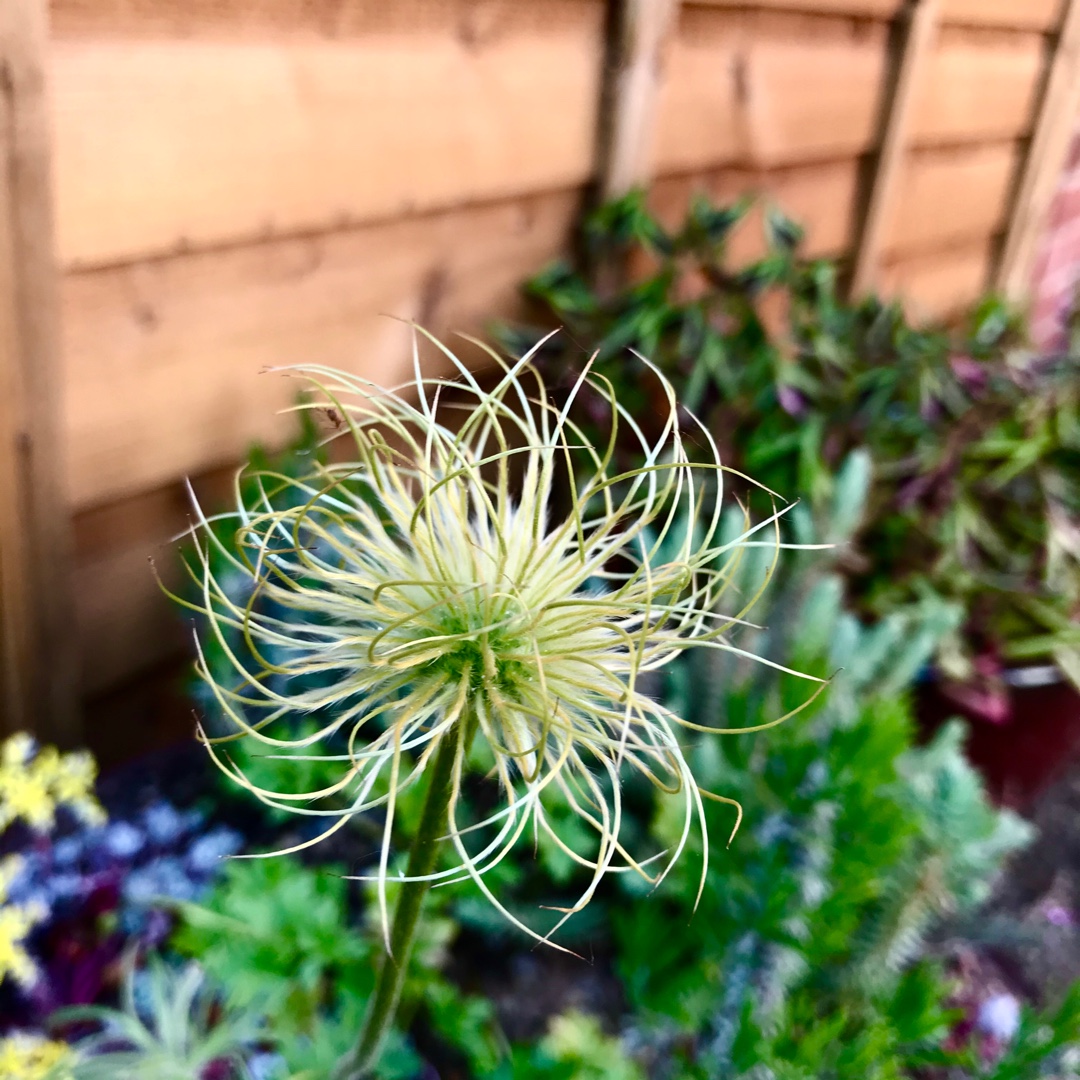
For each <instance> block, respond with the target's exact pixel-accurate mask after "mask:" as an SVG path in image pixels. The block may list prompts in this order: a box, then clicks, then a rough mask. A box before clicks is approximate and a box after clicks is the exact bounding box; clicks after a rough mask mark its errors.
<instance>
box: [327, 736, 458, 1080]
mask: <svg viewBox="0 0 1080 1080" xmlns="http://www.w3.org/2000/svg"><path fill="white" fill-rule="evenodd" d="M474 728H475V723H474V722H471V721H470V720H464V721H463V722H462V723H461V724H459V725H458V727H457V731H456V733H455V734H453V735H450V736H448V737H446V738H444V739H443V740H442V742H441V743H440V745H439V748H438V749H437V750H436V751H435V755H434V758H433V759H432V763H431V766H430V768H429V770H428V777H429V779H428V789H427V795H426V796H425V797H424V809H423V811H422V813H421V815H420V824H419V825H418V827H417V830H416V835H415V836H414V837H413V843H412V848H411V849H410V851H409V863H408V866H407V868H406V871H405V876H406V877H409V878H413V877H424V876H426V875H428V874H431V873H433V872H434V870H435V866H436V863H437V862H438V855H439V840H440V838H441V837H443V836H445V835H446V817H447V809H448V807H449V805H450V795H451V792H452V779H453V772H454V758H455V757H456V756H457V751H458V741H459V740H463V741H464V745H465V748H466V749H467V748H468V745H469V742H470V741H471V735H472V731H473V729H474ZM430 888H431V882H429V881H406V882H404V883H403V884H402V885H401V891H400V893H399V894H398V902H397V907H396V908H395V909H394V920H393V923H392V924H391V926H390V951H389V952H388V953H386V954H384V956H383V958H382V963H381V964H380V966H379V973H378V975H377V977H376V980H375V992H374V994H373V995H372V997H371V1000H370V1001H369V1002H368V1008H367V1014H366V1016H365V1017H364V1024H363V1027H362V1028H361V1030H360V1038H359V1039H358V1040H357V1042H356V1045H355V1046H354V1047H353V1049H352V1050H350V1051H349V1053H348V1054H346V1055H345V1057H344V1058H343V1059H342V1061H341V1062H340V1064H339V1065H338V1067H337V1070H336V1071H335V1073H334V1080H367V1078H368V1077H370V1076H371V1075H372V1074H373V1071H374V1068H375V1065H376V1063H377V1062H378V1060H379V1053H380V1052H381V1050H382V1047H383V1043H384V1042H385V1041H386V1036H387V1034H389V1031H390V1027H391V1025H392V1024H393V1022H394V1016H395V1014H396V1013H397V1007H398V1002H399V1001H400V999H401V988H402V986H403V985H404V983H405V975H406V973H407V972H408V969H409V957H410V955H411V954H412V950H413V944H414V942H415V940H416V928H417V925H418V923H419V921H420V908H421V907H422V905H423V902H424V897H425V896H426V895H427V893H428V890H429V889H430Z"/></svg>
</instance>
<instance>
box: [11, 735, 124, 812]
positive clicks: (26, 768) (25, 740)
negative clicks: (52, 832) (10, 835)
mask: <svg viewBox="0 0 1080 1080" xmlns="http://www.w3.org/2000/svg"><path fill="white" fill-rule="evenodd" d="M95 773H96V770H95V768H94V759H93V758H92V757H91V756H90V755H89V754H87V753H85V752H79V753H74V754H63V755H61V754H60V753H58V752H57V750H56V749H55V748H54V747H51V746H49V747H45V748H44V749H42V750H39V751H37V753H36V754H35V746H34V741H33V739H31V738H30V736H29V735H26V734H25V733H21V732H20V733H18V734H16V735H12V736H11V737H10V738H9V739H8V740H7V741H6V742H5V743H4V744H3V746H2V747H0V831H2V830H3V829H5V828H6V827H7V826H8V825H11V824H12V823H14V822H16V821H24V822H26V824H28V825H29V826H30V827H31V828H34V829H39V830H45V829H48V828H50V827H51V826H52V824H53V821H54V820H55V817H56V809H57V807H58V806H67V807H69V808H70V809H71V810H73V811H74V812H75V813H76V814H78V815H79V816H80V817H81V818H83V819H84V820H86V821H88V822H90V823H91V824H96V823H99V822H101V821H103V820H104V817H105V815H104V812H103V811H102V809H101V806H100V805H99V804H98V802H97V800H96V799H95V798H94V795H93V790H94V779H95Z"/></svg>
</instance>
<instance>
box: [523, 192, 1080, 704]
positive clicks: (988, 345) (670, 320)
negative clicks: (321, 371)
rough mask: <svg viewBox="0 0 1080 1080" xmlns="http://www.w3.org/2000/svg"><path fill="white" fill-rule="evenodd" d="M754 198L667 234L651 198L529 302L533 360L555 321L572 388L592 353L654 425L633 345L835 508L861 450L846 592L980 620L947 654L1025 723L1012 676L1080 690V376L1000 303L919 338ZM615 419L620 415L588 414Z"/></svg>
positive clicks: (634, 206)
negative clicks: (751, 239) (734, 257)
mask: <svg viewBox="0 0 1080 1080" xmlns="http://www.w3.org/2000/svg"><path fill="white" fill-rule="evenodd" d="M756 209H757V208H756V207H754V206H753V204H752V203H751V202H750V201H743V202H740V203H738V204H736V205H733V206H730V207H718V206H714V205H712V204H711V203H709V202H708V201H706V200H705V199H703V198H699V199H698V200H697V201H696V202H694V203H693V204H692V206H691V207H690V209H689V212H688V214H687V217H686V219H685V221H683V222H682V223H681V225H679V226H678V227H677V228H675V229H669V228H666V227H665V226H664V225H663V224H662V223H661V222H660V220H659V219H658V218H657V217H656V216H654V215H653V214H652V213H650V212H649V209H648V207H647V205H646V201H645V197H644V196H643V195H642V194H631V195H628V196H626V197H624V198H623V199H621V200H619V201H617V202H615V203H612V204H609V205H607V206H604V207H602V208H601V209H600V210H598V211H596V212H595V213H594V214H592V215H591V216H590V217H588V218H587V219H586V221H585V223H584V227H583V229H582V234H581V241H580V251H581V257H580V260H579V262H578V264H577V265H572V264H570V263H567V262H557V263H554V264H552V265H551V266H549V267H547V268H546V269H544V270H542V271H541V272H540V273H538V274H537V275H536V276H535V277H533V278H532V279H531V280H530V281H529V282H528V284H527V285H526V292H527V294H528V295H529V296H530V297H532V298H533V299H534V300H535V301H536V304H537V311H538V315H539V317H540V321H541V324H542V325H541V327H540V328H538V329H535V330H533V329H531V328H526V327H520V326H519V327H504V328H503V330H502V338H503V340H504V342H505V343H506V345H507V347H508V348H509V350H510V351H511V352H513V353H515V354H516V353H519V352H520V351H522V350H524V349H525V348H527V347H529V345H531V344H533V343H534V342H536V341H537V340H539V338H540V337H541V336H542V334H543V333H546V332H547V330H548V329H549V327H550V325H551V324H555V325H562V326H565V327H566V329H567V333H565V334H562V335H559V336H557V337H556V338H554V339H553V340H552V342H550V343H549V344H548V345H547V346H545V348H544V350H543V354H542V366H543V367H544V369H545V372H546V374H547V375H548V377H549V379H550V380H551V381H552V382H558V380H559V379H560V378H562V379H563V380H564V381H565V380H566V379H568V378H569V373H570V372H571V371H573V370H576V369H577V368H579V367H580V365H581V363H582V362H583V361H584V358H585V356H586V355H587V354H589V353H591V352H592V351H593V350H594V349H596V350H597V351H598V363H599V371H600V372H602V373H603V375H604V376H605V377H607V378H609V379H611V380H612V381H613V382H614V383H615V385H616V386H617V387H618V393H619V397H620V400H624V401H627V402H629V403H631V407H632V408H634V409H636V410H637V411H639V412H640V413H641V414H642V415H648V414H649V412H650V409H649V404H650V403H649V402H648V400H647V399H646V397H645V396H644V394H645V392H644V390H643V389H642V382H641V380H640V378H639V377H638V376H639V373H640V370H641V369H640V368H639V367H638V366H637V364H636V363H635V362H634V360H633V359H631V358H630V357H629V355H628V350H630V349H633V350H636V351H637V352H639V353H641V354H642V355H643V356H647V357H648V358H649V359H650V360H652V361H653V362H654V363H656V364H657V365H658V366H659V367H660V368H661V369H662V370H663V371H664V372H665V374H667V376H668V377H669V378H670V379H671V380H672V381H673V383H674V384H675V386H676V389H677V391H678V392H679V395H680V400H681V401H682V402H683V404H684V405H685V406H686V408H687V410H689V411H691V412H694V413H696V414H697V415H699V416H701V417H702V418H703V419H704V420H705V422H706V424H707V426H708V428H709V430H710V431H711V432H712V434H713V435H714V437H715V438H716V439H717V440H718V441H719V442H720V445H721V450H722V455H723V457H724V460H725V461H727V462H728V463H729V464H731V465H732V466H734V467H735V468H739V469H742V470H745V471H746V472H747V473H749V474H750V475H752V476H754V477H755V479H758V480H760V481H761V482H762V483H764V484H766V485H767V486H768V487H770V488H771V489H772V490H774V491H776V492H779V493H780V494H782V495H784V496H790V495H797V496H798V497H799V498H802V499H805V500H808V501H809V502H810V504H811V505H812V506H814V507H821V506H822V505H824V504H825V501H827V500H828V498H829V497H830V495H831V492H832V490H833V488H834V486H835V482H836V473H837V470H838V468H839V467H840V465H841V463H842V462H843V461H844V460H845V459H846V456H847V455H848V454H849V453H850V452H851V451H852V450H854V449H859V448H862V449H865V450H867V451H868V452H869V453H870V456H871V459H872V462H873V477H874V480H873V484H872V486H871V489H870V493H869V497H868V500H867V507H866V514H865V516H864V519H863V523H862V527H861V529H860V532H859V535H858V536H857V537H856V542H855V543H854V544H853V545H852V547H851V548H850V550H849V553H848V558H847V560H846V562H845V564H844V565H843V566H842V568H841V569H842V571H843V576H844V584H845V592H846V594H847V595H848V597H849V599H850V601H851V603H852V604H853V605H854V606H855V608H856V610H859V611H861V612H862V613H864V614H865V615H867V616H869V617H882V616H884V615H887V614H888V612H889V611H891V610H892V609H893V608H894V607H895V606H897V605H902V604H904V603H907V602H911V601H914V600H917V599H919V598H920V597H922V596H925V595H928V594H930V593H934V594H936V595H938V596H941V597H943V598H946V599H953V600H957V601H959V602H960V603H961V604H962V605H963V609H964V612H965V618H964V620H963V622H962V624H961V625H960V627H958V629H957V631H956V632H955V633H951V634H949V635H947V636H945V637H944V638H942V639H941V641H940V643H939V646H938V649H937V651H936V654H935V660H936V663H937V665H938V668H939V670H940V672H941V673H942V674H943V676H944V677H945V678H946V679H948V680H951V681H952V683H953V684H954V686H955V689H956V690H957V691H958V692H959V693H961V694H962V695H963V701H964V703H965V704H967V705H969V706H971V707H973V708H974V709H975V710H976V711H980V712H981V713H982V714H983V715H985V717H986V718H987V719H992V720H1002V719H1004V718H1005V715H1006V712H1007V707H1008V706H1007V693H1006V691H1005V680H1006V670H1007V668H1008V667H1010V666H1013V665H1018V664H1027V663H1031V662H1033V661H1044V662H1051V663H1053V664H1056V665H1057V666H1058V668H1059V669H1060V670H1061V671H1062V672H1063V673H1064V674H1065V675H1066V676H1067V677H1068V678H1070V679H1071V680H1072V681H1073V682H1074V683H1077V684H1078V685H1080V632H1078V631H1077V629H1076V625H1075V619H1076V615H1077V613H1078V603H1080V531H1078V528H1077V524H1076V522H1077V520H1078V517H1080V398H1078V390H1077V387H1078V386H1080V378H1078V376H1080V371H1078V367H1077V360H1076V358H1075V357H1074V356H1072V355H1071V354H1066V355H1062V356H1055V357H1040V356H1035V355H1033V354H1032V353H1031V352H1030V351H1029V350H1027V349H1026V348H1025V347H1024V335H1023V326H1022V321H1021V320H1020V319H1019V318H1018V316H1017V315H1016V313H1014V312H1012V311H1010V310H1009V309H1008V308H1007V306H1006V305H1005V304H1004V303H1003V302H1002V301H1000V300H998V299H996V298H994V297H989V298H987V299H986V300H985V301H983V302H982V303H980V304H979V305H978V306H977V307H976V308H975V309H974V310H973V311H972V312H971V313H970V315H969V317H968V318H967V319H966V321H964V322H963V324H962V325H961V326H959V327H958V328H957V329H955V330H953V331H951V332H946V331H944V330H941V329H936V328H930V329H922V328H916V327H914V326H913V325H911V324H910V323H909V322H908V321H907V319H906V318H905V316H904V313H903V310H902V308H901V307H900V305H899V304H897V303H884V302H882V301H881V300H879V299H877V298H876V297H873V296H870V297H866V298H864V299H861V300H858V301H856V302H850V301H847V300H845V299H843V297H842V293H841V289H840V274H839V270H838V267H837V265H836V264H835V263H833V262H830V261H828V260H823V259H804V258H802V257H800V255H799V244H800V241H801V237H802V232H801V230H800V228H799V227H798V226H797V225H796V224H795V223H794V222H792V221H791V220H789V219H788V218H786V217H785V216H784V215H783V214H782V213H780V212H779V211H778V210H776V209H775V208H773V207H766V208H764V210H763V212H762V213H761V214H756V213H752V211H754V210H756ZM757 220H760V221H762V222H763V232H764V246H765V252H764V254H763V255H762V257H761V258H759V259H757V260H755V261H751V262H748V263H746V264H744V265H737V266H732V265H730V261H731V260H730V259H729V248H730V246H731V238H732V236H733V234H734V232H735V231H736V230H737V229H744V230H745V229H746V228H749V227H751V225H752V222H753V221H757ZM590 410H592V412H593V414H594V415H593V419H594V421H601V422H602V421H603V419H604V418H603V416H602V415H600V414H601V413H602V411H603V402H602V401H600V400H598V399H592V400H589V401H586V402H585V403H584V405H583V413H584V414H585V415H586V416H588V414H589V411H590Z"/></svg>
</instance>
